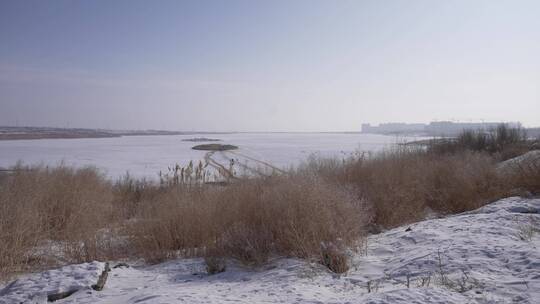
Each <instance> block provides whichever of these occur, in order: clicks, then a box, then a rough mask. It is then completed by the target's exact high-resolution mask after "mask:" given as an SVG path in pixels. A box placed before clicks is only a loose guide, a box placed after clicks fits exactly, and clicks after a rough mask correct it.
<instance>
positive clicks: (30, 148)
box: [0, 133, 418, 178]
mask: <svg viewBox="0 0 540 304" xmlns="http://www.w3.org/2000/svg"><path fill="white" fill-rule="evenodd" d="M192 137H193V135H178V136H125V137H119V138H85V139H41V140H14V141H0V167H9V166H12V165H14V164H15V163H16V162H17V161H19V160H21V161H23V162H24V163H26V164H36V163H43V164H47V165H57V164H59V163H60V162H62V161H63V162H64V163H65V164H68V165H76V166H86V165H92V166H96V167H98V168H100V169H103V170H105V171H106V173H107V174H108V175H109V176H110V177H113V178H116V177H118V176H121V175H123V174H125V173H126V171H130V173H132V174H133V175H134V176H138V177H149V178H157V176H158V172H159V171H160V170H161V171H166V170H167V167H168V166H174V165H175V164H176V163H179V164H180V165H182V166H184V165H187V163H188V162H189V161H190V160H193V161H194V162H198V161H199V160H202V159H203V158H204V155H205V153H206V152H205V151H196V150H192V149H191V147H192V146H194V145H196V143H193V142H186V141H182V140H183V139H189V138H192ZM212 137H213V138H218V139H221V140H223V141H222V142H220V143H222V144H232V145H236V146H239V147H240V149H239V150H238V152H239V153H242V154H244V155H248V156H250V157H251V158H254V159H258V160H262V161H265V162H268V163H270V164H272V165H274V166H276V167H279V168H288V167H289V166H291V165H296V164H298V163H299V162H301V161H302V160H305V159H306V158H307V157H308V156H309V155H310V154H317V155H321V156H331V157H345V156H347V155H349V154H350V153H352V152H354V151H356V150H360V151H377V150H380V149H382V148H384V147H387V146H389V145H392V144H395V143H396V142H403V141H407V140H416V139H418V138H407V137H400V138H397V137H394V136H383V135H372V134H359V133H233V134H216V135H212ZM236 158H242V157H238V156H237V157H236ZM246 160H247V159H246ZM250 163H253V161H252V160H251V161H250ZM224 165H226V166H227V165H228V163H225V164H224Z"/></svg>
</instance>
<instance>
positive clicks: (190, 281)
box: [0, 197, 540, 304]
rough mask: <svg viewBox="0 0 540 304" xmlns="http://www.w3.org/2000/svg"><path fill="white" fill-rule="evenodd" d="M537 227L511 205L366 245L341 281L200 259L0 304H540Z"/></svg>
mask: <svg viewBox="0 0 540 304" xmlns="http://www.w3.org/2000/svg"><path fill="white" fill-rule="evenodd" d="M539 224H540V199H524V198H517V197H512V198H507V199H502V200H499V201H497V202H495V203H492V204H490V205H487V206H485V207H483V208H480V209H478V210H475V211H471V212H466V213H462V214H458V215H453V216H449V217H447V218H441V219H431V220H426V221H422V222H418V223H414V224H411V225H407V226H403V227H399V228H396V229H392V230H389V231H386V232H383V233H381V234H378V235H372V236H370V237H369V238H368V241H367V246H366V245H365V244H364V245H363V246H360V247H361V248H360V249H359V251H358V253H356V254H355V255H354V257H353V259H352V261H353V262H352V264H353V265H352V267H351V270H350V271H349V272H348V273H346V274H344V275H341V276H338V275H336V274H333V273H331V272H329V271H327V270H326V269H325V268H324V267H323V266H321V265H318V264H314V263H309V262H306V261H302V260H298V259H287V258H276V259H274V260H272V261H270V262H269V263H268V264H267V265H265V266H263V267H261V268H259V269H249V268H246V267H243V266H241V265H238V264H236V263H234V262H230V263H229V266H228V268H227V271H225V272H224V273H220V274H217V275H207V274H206V273H205V270H204V263H203V261H202V260H201V259H179V260H173V261H169V262H166V263H162V264H159V265H153V266H141V267H129V268H124V267H121V268H115V269H112V270H111V272H110V273H109V279H108V280H107V283H106V285H105V288H104V289H103V291H94V290H92V289H91V288H90V286H91V285H92V284H95V282H96V281H97V277H98V275H99V273H100V272H101V270H102V269H103V263H98V262H94V263H87V264H81V265H71V266H66V267H63V268H60V269H58V270H52V271H46V272H43V273H40V274H31V275H26V276H23V277H21V278H19V280H17V281H15V283H11V284H8V285H5V286H2V287H0V296H1V298H0V303H2V304H4V303H20V302H23V303H45V302H46V297H44V294H45V293H48V292H57V291H62V290H66V289H67V288H74V287H76V288H79V291H77V292H76V293H74V294H73V295H71V296H69V297H67V298H65V299H63V300H60V301H58V303H220V304H221V303H373V304H387V303H403V304H404V303H408V304H409V303H456V304H457V303H459V304H461V303H531V304H532V303H540V251H539V245H540V236H539V234H538V230H537V229H538V228H539ZM407 228H410V229H407ZM535 229H536V230H535ZM535 231H536V232H535ZM366 248H367V250H366ZM111 265H114V263H112V264H111Z"/></svg>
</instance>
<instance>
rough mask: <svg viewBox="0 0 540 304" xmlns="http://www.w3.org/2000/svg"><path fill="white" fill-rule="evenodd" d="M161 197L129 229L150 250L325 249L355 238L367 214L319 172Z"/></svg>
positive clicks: (241, 255) (262, 258)
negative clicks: (324, 179) (325, 243)
mask: <svg viewBox="0 0 540 304" xmlns="http://www.w3.org/2000/svg"><path fill="white" fill-rule="evenodd" d="M155 199H156V200H155V201H154V202H153V203H151V204H148V207H146V208H143V209H142V212H141V216H140V218H139V219H138V220H137V221H135V222H134V223H133V227H132V229H131V230H130V234H131V235H132V237H133V243H134V244H137V248H139V249H140V250H139V252H140V254H141V255H142V256H145V257H147V258H155V256H156V255H158V257H159V258H168V257H170V256H171V255H175V254H181V255H200V254H201V253H202V252H203V251H204V248H207V247H208V246H212V247H213V248H212V250H213V252H214V253H215V255H216V256H220V257H231V258H235V259H238V260H240V261H242V262H243V263H245V264H251V265H260V264H262V263H264V262H266V260H267V259H268V257H269V256H270V255H272V254H277V255H284V256H295V257H310V256H319V255H320V244H321V242H332V241H336V240H337V239H341V240H342V241H343V242H344V243H345V244H347V245H351V244H353V243H354V242H355V241H356V240H358V239H359V238H360V237H362V235H363V229H362V227H363V224H364V223H366V222H367V221H368V218H369V214H368V212H367V211H366V209H365V205H364V204H363V203H362V202H360V201H359V200H358V199H356V197H355V196H354V195H351V194H350V193H349V192H347V191H345V190H344V189H340V188H339V187H337V186H333V185H331V184H330V183H326V182H324V181H322V180H321V179H319V178H317V177H315V176H287V177H285V176H283V177H278V176H275V177H271V178H264V179H263V178H260V179H251V180H239V181H237V182H236V183H234V184H231V185H229V186H228V187H224V188H204V187H193V188H189V189H188V190H177V188H174V189H171V190H169V191H165V192H163V193H162V195H161V196H158V197H156V198H155ZM208 244H210V245H208ZM158 253H161V254H158Z"/></svg>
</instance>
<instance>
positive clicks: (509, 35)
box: [0, 0, 540, 131]
mask: <svg viewBox="0 0 540 304" xmlns="http://www.w3.org/2000/svg"><path fill="white" fill-rule="evenodd" d="M539 16H540V1H533V0H531V1H494V0H493V1H435V0H426V1H384V0H377V1H337V0H336V1H225V0H223V1H7V0H2V1H0V125H14V124H16V123H18V124H19V125H23V124H24V125H40V126H62V127H64V126H70V127H98V128H122V129H147V128H159V129H174V130H209V131H354V130H359V129H360V124H361V123H362V122H371V123H377V122H385V121H405V122H428V121H430V120H435V119H437V120H447V119H459V120H463V121H465V120H480V119H484V120H492V121H493V120H505V121H521V122H523V123H524V124H525V125H526V126H540V116H539V114H538V113H540V55H539V54H540V17H539Z"/></svg>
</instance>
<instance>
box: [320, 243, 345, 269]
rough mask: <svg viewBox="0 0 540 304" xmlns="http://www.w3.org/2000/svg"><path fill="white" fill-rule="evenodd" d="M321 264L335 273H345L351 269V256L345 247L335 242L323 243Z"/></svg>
mask: <svg viewBox="0 0 540 304" xmlns="http://www.w3.org/2000/svg"><path fill="white" fill-rule="evenodd" d="M321 264H323V265H324V266H326V267H327V268H328V269H330V271H332V272H335V273H345V272H347V271H348V270H349V268H350V265H349V256H348V255H347V254H346V252H345V250H344V249H343V248H339V247H338V246H336V245H335V244H333V243H322V244H321Z"/></svg>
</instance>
